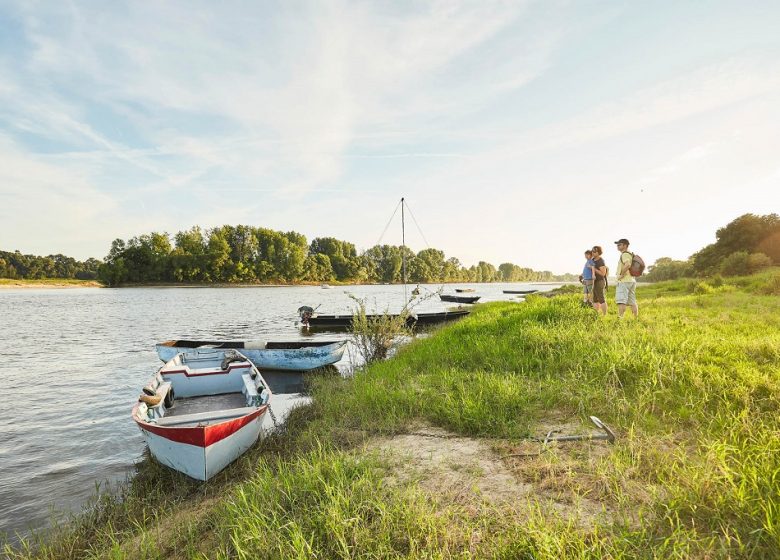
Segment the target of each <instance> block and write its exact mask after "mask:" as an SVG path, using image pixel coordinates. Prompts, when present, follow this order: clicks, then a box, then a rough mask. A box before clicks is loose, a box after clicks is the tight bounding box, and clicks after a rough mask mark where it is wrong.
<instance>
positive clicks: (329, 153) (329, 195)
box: [0, 0, 780, 273]
mask: <svg viewBox="0 0 780 560" xmlns="http://www.w3.org/2000/svg"><path fill="white" fill-rule="evenodd" d="M778 30H780V2H777V1H774V0H768V1H765V2H763V1H738V2H719V1H715V0H712V1H687V2H680V1H669V0H660V1H658V2H640V1H630V2H629V1H625V2H621V1H606V0H602V1H588V0H578V1H572V2H566V1H558V0H544V1H540V2H522V1H514V2H493V1H490V0H479V1H474V0H471V1H467V2H456V1H454V0H453V1H451V0H447V1H442V2H423V1H414V2H406V1H387V2H367V1H359V2H340V1H334V2H329V1H312V2H297V1H283V2H277V3H274V2H262V1H252V2H240V1H228V2H210V1H208V2H198V1H188V2H128V3H122V2H72V1H67V0H64V1H62V2H28V1H23V2H14V1H9V0H0V250H6V251H14V250H20V251H21V252H23V253H32V254H39V255H48V254H56V253H63V254H66V255H70V256H73V257H75V258H78V259H86V258H88V257H97V258H103V257H105V255H106V254H107V253H108V250H109V248H110V245H111V242H112V240H114V239H116V238H122V239H129V238H131V237H134V236H137V235H141V234H144V233H149V232H152V231H158V232H168V233H171V234H175V233H176V232H178V231H181V230H185V229H188V228H190V227H192V226H195V225H199V226H201V227H203V228H209V227H215V226H221V225H227V224H232V225H237V224H246V225H252V226H260V227H267V228H272V229H276V230H282V231H290V230H293V231H297V232H300V233H303V234H305V235H306V236H307V237H308V238H309V239H312V238H314V237H321V236H332V237H336V238H339V239H344V240H348V241H351V242H353V243H355V245H356V246H357V247H358V249H367V248H369V247H371V246H373V245H374V244H376V243H377V242H378V241H379V240H380V239H381V241H382V242H383V243H392V244H400V242H401V234H400V223H397V222H398V217H397V216H396V220H395V222H393V223H392V224H391V227H390V228H389V229H388V231H387V233H386V234H385V235H384V236H383V235H382V232H383V230H384V228H385V225H386V224H387V223H388V220H389V219H390V216H391V215H392V213H393V210H394V209H395V207H396V206H397V204H398V200H399V199H400V198H401V197H402V196H403V197H406V200H407V202H408V203H409V208H410V209H411V211H412V213H413V215H414V218H415V221H416V223H417V224H418V225H419V230H418V228H417V227H416V226H415V225H414V222H411V224H407V229H406V233H407V235H406V237H407V244H408V245H409V246H410V247H411V248H412V249H414V250H415V251H418V250H421V249H424V248H426V247H427V246H428V244H430V246H431V247H435V248H438V249H442V250H444V251H445V253H446V254H447V256H448V257H451V256H454V257H457V258H458V259H460V261H461V262H462V263H463V264H465V265H471V264H476V263H477V261H480V260H486V261H488V262H491V263H493V264H494V265H496V266H498V264H500V263H502V262H513V263H516V264H519V265H521V266H527V267H531V268H534V269H537V270H552V271H554V272H557V273H562V272H577V271H578V270H579V269H580V267H581V265H582V252H583V251H584V249H586V248H588V247H590V246H592V245H593V244H600V245H603V246H604V247H605V249H606V253H607V256H609V255H611V254H613V252H614V251H615V250H614V245H613V244H612V242H613V241H615V240H616V239H618V238H621V237H627V238H628V239H629V240H630V241H631V248H632V249H633V250H635V251H636V252H637V253H638V254H640V255H642V256H643V257H644V259H645V260H646V261H647V262H648V263H652V262H653V261H654V260H655V259H657V258H659V257H672V258H680V259H684V258H687V257H688V256H689V255H691V254H692V253H694V252H695V251H697V250H698V249H700V248H701V247H703V246H705V245H706V244H708V243H711V242H713V241H714V240H715V231H716V230H717V228H718V227H722V226H724V225H725V224H727V223H728V222H730V221H731V220H732V219H734V218H735V217H737V216H739V215H741V214H743V213H746V212H753V213H758V214H767V213H770V212H780V31H778ZM615 256H616V254H615Z"/></svg>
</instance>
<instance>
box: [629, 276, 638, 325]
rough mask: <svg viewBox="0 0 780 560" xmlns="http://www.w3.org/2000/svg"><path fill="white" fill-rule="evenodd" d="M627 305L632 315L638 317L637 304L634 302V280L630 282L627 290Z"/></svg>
mask: <svg viewBox="0 0 780 560" xmlns="http://www.w3.org/2000/svg"><path fill="white" fill-rule="evenodd" d="M628 305H629V307H631V312H632V313H633V314H634V317H639V305H637V303H636V282H631V286H629V290H628Z"/></svg>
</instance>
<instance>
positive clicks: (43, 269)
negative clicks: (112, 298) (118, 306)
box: [0, 251, 102, 280]
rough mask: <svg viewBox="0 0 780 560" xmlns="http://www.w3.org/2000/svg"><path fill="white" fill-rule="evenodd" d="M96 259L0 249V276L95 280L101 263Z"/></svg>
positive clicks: (34, 278)
mask: <svg viewBox="0 0 780 560" xmlns="http://www.w3.org/2000/svg"><path fill="white" fill-rule="evenodd" d="M101 264H102V263H101V261H99V260H98V259H87V260H86V261H84V262H81V261H77V260H76V259H74V258H72V257H66V256H65V255H49V256H48V257H38V256H36V255H23V254H22V253H20V252H19V251H15V252H13V253H9V252H8V251H0V278H26V279H32V280H40V279H43V278H76V279H78V280H95V279H96V278H97V274H98V268H99V267H100V265H101Z"/></svg>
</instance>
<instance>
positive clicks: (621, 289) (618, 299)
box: [615, 282, 628, 317]
mask: <svg viewBox="0 0 780 560" xmlns="http://www.w3.org/2000/svg"><path fill="white" fill-rule="evenodd" d="M615 303H617V306H618V317H623V314H624V313H625V312H626V304H627V303H628V286H626V282H618V283H617V285H616V286H615Z"/></svg>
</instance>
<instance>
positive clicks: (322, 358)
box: [155, 340, 347, 371]
mask: <svg viewBox="0 0 780 560" xmlns="http://www.w3.org/2000/svg"><path fill="white" fill-rule="evenodd" d="M346 345H347V341H346V340H321V341H315V340H300V341H279V342H262V341H254V342H253V341H235V340H232V341H224V340H222V341H215V340H167V341H165V342H161V343H159V344H156V345H155V349H156V350H157V355H158V356H159V357H160V359H161V360H162V361H163V362H167V361H168V360H171V359H172V358H173V357H174V356H176V355H177V354H179V353H181V352H192V351H193V350H197V351H198V352H199V353H201V354H205V353H208V352H214V351H217V350H221V351H224V350H227V349H233V350H238V351H239V352H241V354H243V355H244V356H246V357H247V358H249V360H250V361H251V362H252V363H253V364H254V365H255V366H257V367H258V368H260V369H273V370H281V371H308V370H311V369H317V368H320V367H324V366H328V365H331V364H335V363H336V362H338V361H339V360H340V359H341V357H342V356H343V355H344V350H345V348H346Z"/></svg>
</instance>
